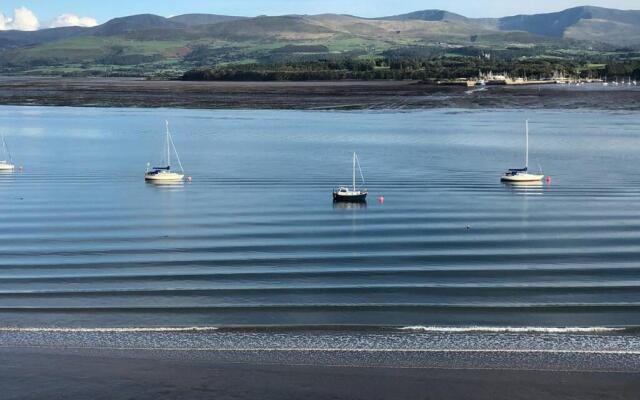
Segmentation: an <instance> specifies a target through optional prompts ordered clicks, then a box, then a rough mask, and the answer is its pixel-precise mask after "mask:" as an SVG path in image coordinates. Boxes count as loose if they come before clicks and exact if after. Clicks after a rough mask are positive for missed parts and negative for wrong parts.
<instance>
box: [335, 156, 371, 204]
mask: <svg viewBox="0 0 640 400" xmlns="http://www.w3.org/2000/svg"><path fill="white" fill-rule="evenodd" d="M356 166H357V167H358V170H359V171H360V177H361V178H362V183H363V184H364V175H362V169H361V168H360V160H359V159H358V155H357V154H356V153H353V173H352V184H351V188H349V187H347V186H340V187H339V188H338V189H334V190H333V201H355V202H363V201H366V200H367V194H368V192H367V189H358V188H357V186H356Z"/></svg>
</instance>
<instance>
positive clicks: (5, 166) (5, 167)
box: [0, 161, 16, 171]
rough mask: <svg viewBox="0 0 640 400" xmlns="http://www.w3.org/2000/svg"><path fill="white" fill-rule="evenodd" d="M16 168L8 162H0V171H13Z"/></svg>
mask: <svg viewBox="0 0 640 400" xmlns="http://www.w3.org/2000/svg"><path fill="white" fill-rule="evenodd" d="M14 169H16V166H15V165H13V164H9V163H8V162H4V161H0V171H13V170H14Z"/></svg>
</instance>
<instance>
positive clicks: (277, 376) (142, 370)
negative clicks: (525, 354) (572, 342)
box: [0, 348, 640, 400]
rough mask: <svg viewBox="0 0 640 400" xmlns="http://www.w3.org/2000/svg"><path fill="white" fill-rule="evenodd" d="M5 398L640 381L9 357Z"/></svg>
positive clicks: (543, 389) (635, 387)
mask: <svg viewBox="0 0 640 400" xmlns="http://www.w3.org/2000/svg"><path fill="white" fill-rule="evenodd" d="M0 358H2V363H0V386H1V387H2V392H3V395H2V398H3V399H5V400H15V399H43V398H47V399H51V400H53V399H70V400H74V399H110V400H112V399H212V398H215V399H263V400H267V399H303V398H304V399H412V400H413V399H470V398H473V399H487V400H488V399H547V400H553V399H581V400H589V399H636V398H637V395H638V393H640V374H637V373H636V374H634V373H621V372H617V373H612V372H592V371H590V372H562V371H526V370H500V369H488V370H483V369H430V368H389V367H380V368H376V367H340V366H313V365H308V366H305V365H301V366H295V365H289V366H287V365H269V364H251V363H248V364H236V363H220V362H216V361H206V360H193V359H188V357H187V359H180V357H175V355H174V357H173V358H172V359H166V358H164V357H162V356H161V355H157V354H155V353H144V352H141V351H128V352H127V353H126V355H122V354H119V353H117V352H108V351H106V352H104V351H103V352H91V351H80V352H64V351H62V350H60V351H55V352H51V351H47V350H46V349H33V348H31V349H20V348H9V349H7V348H5V349H1V350H0Z"/></svg>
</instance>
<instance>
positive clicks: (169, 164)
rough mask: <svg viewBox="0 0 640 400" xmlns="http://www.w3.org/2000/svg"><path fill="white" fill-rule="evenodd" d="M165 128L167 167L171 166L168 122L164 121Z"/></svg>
mask: <svg viewBox="0 0 640 400" xmlns="http://www.w3.org/2000/svg"><path fill="white" fill-rule="evenodd" d="M164 122H165V124H166V126H167V167H170V166H171V152H170V151H169V150H170V149H169V121H167V120H165V121H164Z"/></svg>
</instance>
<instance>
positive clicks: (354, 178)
mask: <svg viewBox="0 0 640 400" xmlns="http://www.w3.org/2000/svg"><path fill="white" fill-rule="evenodd" d="M353 191H354V192H355V191H356V153H355V152H353Z"/></svg>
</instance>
